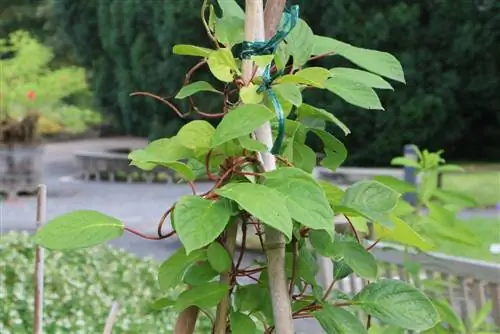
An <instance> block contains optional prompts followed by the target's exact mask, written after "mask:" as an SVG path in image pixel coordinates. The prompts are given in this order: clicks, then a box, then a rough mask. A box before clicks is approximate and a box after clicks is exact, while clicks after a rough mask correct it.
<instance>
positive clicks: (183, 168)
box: [155, 161, 196, 181]
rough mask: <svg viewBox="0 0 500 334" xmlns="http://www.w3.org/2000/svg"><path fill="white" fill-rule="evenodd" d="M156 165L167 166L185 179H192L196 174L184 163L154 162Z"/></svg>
mask: <svg viewBox="0 0 500 334" xmlns="http://www.w3.org/2000/svg"><path fill="white" fill-rule="evenodd" d="M155 163H157V164H158V165H161V166H164V167H167V168H170V169H172V170H173V171H175V172H176V173H178V174H179V175H180V176H182V177H183V178H184V179H185V180H187V181H194V180H195V179H196V175H195V173H194V172H193V170H192V169H191V168H190V167H189V166H188V165H186V164H185V163H182V162H178V161H173V162H155Z"/></svg>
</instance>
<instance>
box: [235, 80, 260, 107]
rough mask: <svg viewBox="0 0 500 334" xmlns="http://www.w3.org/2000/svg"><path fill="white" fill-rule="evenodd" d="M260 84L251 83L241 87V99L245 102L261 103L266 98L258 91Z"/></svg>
mask: <svg viewBox="0 0 500 334" xmlns="http://www.w3.org/2000/svg"><path fill="white" fill-rule="evenodd" d="M258 89H259V86H257V85H254V84H253V83H249V84H248V85H247V86H245V87H242V88H241V89H240V98H241V101H242V102H243V103H245V104H259V103H260V102H262V100H263V99H264V95H263V94H262V93H257V90H258Z"/></svg>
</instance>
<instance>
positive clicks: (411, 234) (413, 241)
mask: <svg viewBox="0 0 500 334" xmlns="http://www.w3.org/2000/svg"><path fill="white" fill-rule="evenodd" d="M389 219H390V220H391V222H392V224H393V228H391V229H387V228H385V227H384V226H381V225H379V224H377V223H375V224H374V226H373V228H374V230H375V234H376V235H377V237H378V238H380V239H382V240H391V241H397V242H400V243H402V244H405V245H408V246H414V247H417V248H419V249H420V250H422V251H428V250H430V249H432V248H434V245H433V244H432V243H430V242H429V241H427V240H425V239H424V238H422V236H420V235H419V234H418V233H417V232H415V230H413V229H412V228H411V226H410V225H408V224H407V223H406V222H405V221H403V220H402V219H400V218H398V217H396V216H395V215H392V214H391V215H389Z"/></svg>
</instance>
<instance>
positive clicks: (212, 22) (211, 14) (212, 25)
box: [208, 5, 217, 32]
mask: <svg viewBox="0 0 500 334" xmlns="http://www.w3.org/2000/svg"><path fill="white" fill-rule="evenodd" d="M216 21H217V15H215V7H214V5H210V12H209V14H208V27H209V29H210V31H212V32H213V31H214V30H215V22H216Z"/></svg>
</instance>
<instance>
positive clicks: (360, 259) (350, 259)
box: [342, 241, 378, 280]
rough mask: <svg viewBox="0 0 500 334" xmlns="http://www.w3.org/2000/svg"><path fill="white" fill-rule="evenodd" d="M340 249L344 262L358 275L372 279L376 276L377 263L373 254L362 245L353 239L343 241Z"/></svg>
mask: <svg viewBox="0 0 500 334" xmlns="http://www.w3.org/2000/svg"><path fill="white" fill-rule="evenodd" d="M342 251H343V253H344V261H345V263H346V264H347V265H348V266H349V267H351V269H352V270H353V271H354V272H355V273H356V274H358V276H359V277H362V278H365V279H368V280H374V279H376V278H377V274H378V265H377V261H375V257H374V256H373V254H371V253H370V252H368V251H367V250H366V249H365V248H364V247H363V246H362V245H360V244H358V243H357V242H354V241H343V242H342Z"/></svg>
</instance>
